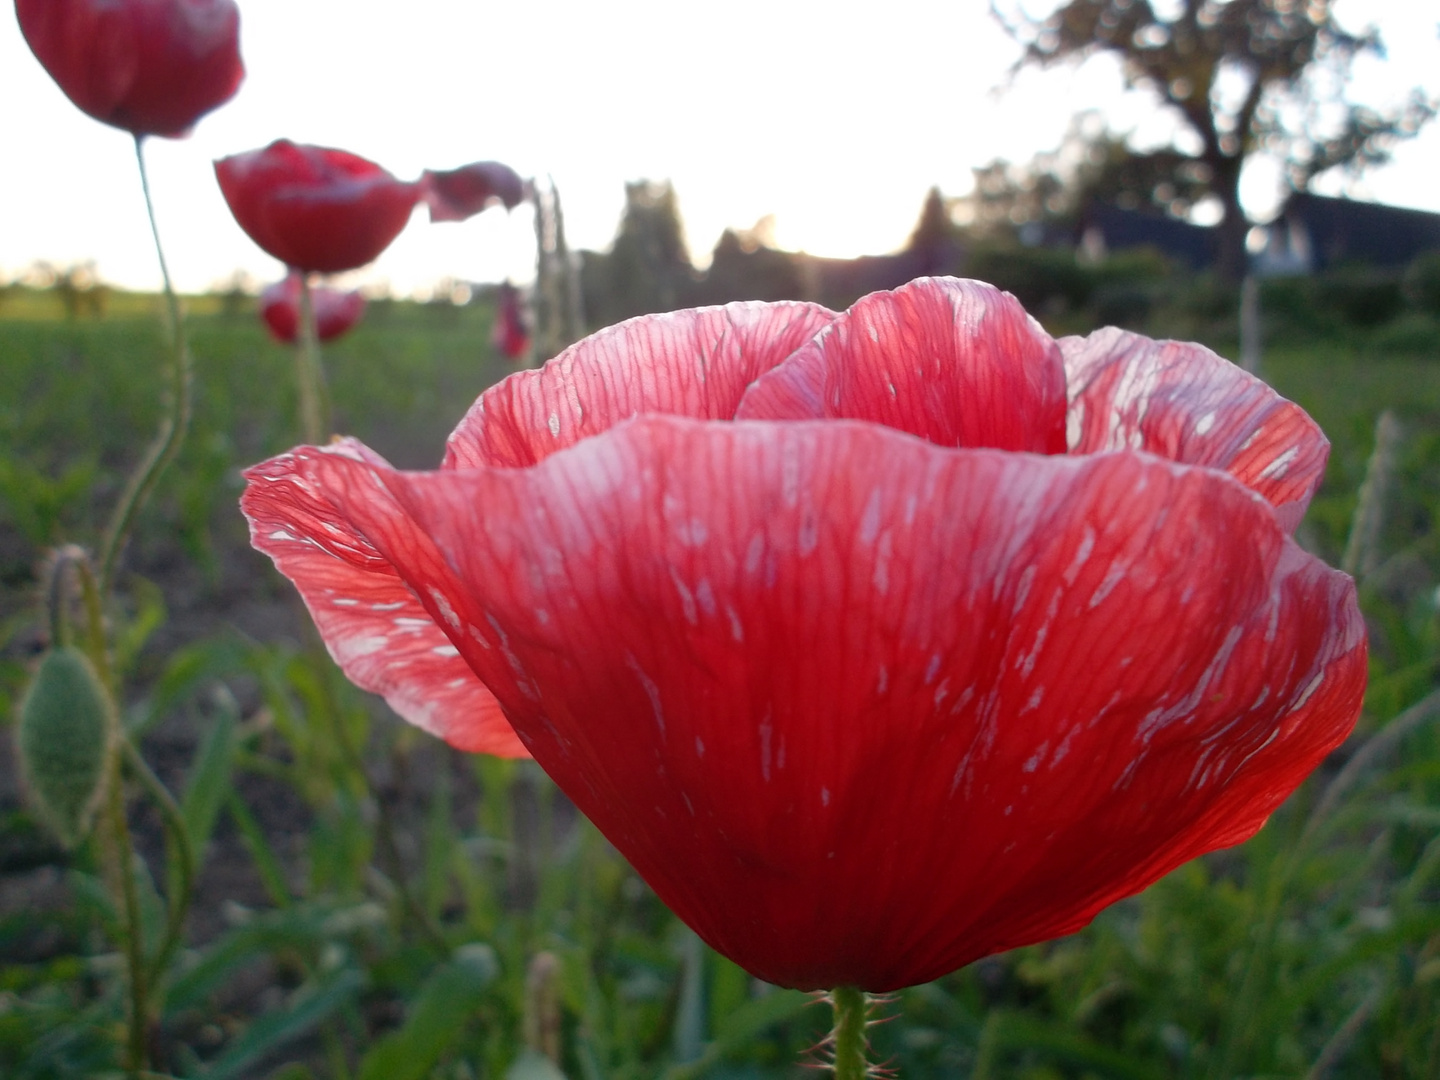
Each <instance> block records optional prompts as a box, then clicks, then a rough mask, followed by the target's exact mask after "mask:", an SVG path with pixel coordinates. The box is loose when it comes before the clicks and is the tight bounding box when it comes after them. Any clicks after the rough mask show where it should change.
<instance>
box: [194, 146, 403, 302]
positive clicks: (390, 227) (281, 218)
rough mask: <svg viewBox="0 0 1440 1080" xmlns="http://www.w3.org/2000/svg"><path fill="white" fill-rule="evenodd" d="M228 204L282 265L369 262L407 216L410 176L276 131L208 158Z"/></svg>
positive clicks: (347, 266) (332, 269) (331, 269)
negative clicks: (267, 140)
mask: <svg viewBox="0 0 1440 1080" xmlns="http://www.w3.org/2000/svg"><path fill="white" fill-rule="evenodd" d="M215 176H216V178H217V179H218V180H219V181H220V190H221V192H222V193H223V194H224V196H225V201H226V203H228V204H229V206H230V212H231V213H232V214H233V215H234V216H235V220H236V221H237V222H238V223H239V225H240V227H241V228H242V229H244V230H245V232H246V233H247V234H249V236H250V239H252V240H254V241H255V243H257V244H259V245H260V247H261V248H262V249H264V250H265V251H266V252H268V253H269V254H271V255H273V256H275V258H277V259H279V260H280V261H281V262H283V263H284V264H285V265H286V266H288V267H290V268H292V269H295V270H309V271H316V272H319V273H323V274H333V273H338V272H340V271H342V270H354V269H356V268H357V267H361V266H364V265H365V264H366V263H369V262H373V261H374V260H375V258H376V257H377V256H378V255H379V254H380V253H381V252H382V251H384V250H385V249H386V248H387V247H389V246H390V242H391V241H392V240H394V239H395V237H396V236H398V235H399V234H400V230H401V229H403V228H404V227H405V223H406V222H407V221H409V220H410V212H411V210H413V209H414V207H415V201H416V199H417V198H418V197H419V188H418V186H417V185H416V184H412V183H406V182H404V181H401V180H397V179H396V178H395V177H394V176H392V175H391V174H390V173H389V172H388V171H386V170H385V169H383V168H381V167H380V166H379V165H377V164H375V162H373V161H369V160H367V159H366V158H363V157H360V156H359V155H358V154H351V153H348V152H347V151H344V150H333V149H330V148H328V147H323V146H303V145H300V144H297V143H293V142H291V141H290V140H289V139H277V140H275V141H274V142H272V143H271V144H270V145H269V146H267V147H265V148H264V149H263V150H252V151H250V152H248V153H244V154H235V155H232V156H231V157H226V158H221V159H220V160H219V161H217V162H215Z"/></svg>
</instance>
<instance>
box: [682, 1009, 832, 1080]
mask: <svg viewBox="0 0 1440 1080" xmlns="http://www.w3.org/2000/svg"><path fill="white" fill-rule="evenodd" d="M815 1000H816V999H815V995H814V994H806V993H804V992H802V991H800V990H771V991H770V992H769V993H768V994H764V995H762V996H761V997H758V998H755V999H754V1000H753V1001H748V1002H746V1003H745V1004H744V1005H742V1006H740V1008H738V1009H736V1010H735V1011H734V1012H732V1013H731V1014H730V1015H729V1016H727V1017H726V1018H725V1020H724V1022H723V1023H721V1024H720V1026H719V1027H718V1028H717V1029H716V1032H715V1040H714V1041H713V1042H711V1043H710V1044H709V1045H707V1046H706V1047H705V1052H704V1053H703V1054H701V1055H700V1057H699V1058H697V1059H696V1060H694V1061H692V1062H688V1063H686V1064H682V1065H672V1066H671V1067H670V1068H669V1069H667V1070H666V1072H665V1074H664V1078H663V1080H690V1078H691V1077H696V1076H702V1075H704V1073H705V1072H706V1071H707V1070H709V1069H710V1068H711V1067H712V1066H714V1065H715V1064H716V1063H718V1062H719V1061H720V1060H721V1059H722V1058H723V1057H724V1056H725V1055H726V1054H728V1053H730V1052H731V1051H733V1050H737V1049H739V1048H740V1047H742V1046H746V1045H748V1044H749V1043H751V1042H753V1041H754V1040H755V1038H756V1036H758V1035H759V1034H760V1033H761V1032H763V1031H764V1030H765V1029H766V1028H769V1027H773V1026H774V1025H775V1024H778V1023H781V1022H782V1021H785V1020H789V1019H790V1018H791V1017H793V1016H795V1015H797V1014H798V1013H799V1012H800V1011H801V1010H802V1009H805V1008H807V1007H809V1006H811V1005H813V1004H815Z"/></svg>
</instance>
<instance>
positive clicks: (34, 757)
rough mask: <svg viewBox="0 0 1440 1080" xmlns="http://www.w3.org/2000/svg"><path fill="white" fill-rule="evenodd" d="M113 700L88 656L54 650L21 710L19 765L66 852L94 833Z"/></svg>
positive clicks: (64, 649) (68, 649)
mask: <svg viewBox="0 0 1440 1080" xmlns="http://www.w3.org/2000/svg"><path fill="white" fill-rule="evenodd" d="M111 708H112V706H111V703H110V696H109V694H107V693H106V692H105V688H104V687H103V686H101V684H100V679H99V677H98V676H97V675H96V674H95V669H94V668H93V667H92V666H91V664H90V661H89V660H87V659H86V658H85V654H84V653H82V652H81V651H80V650H79V649H77V648H74V647H73V646H69V645H66V646H61V647H60V648H57V649H52V650H51V651H50V652H49V653H47V654H46V656H45V658H44V659H43V660H42V661H41V662H40V668H39V670H38V671H36V672H35V679H34V681H33V682H32V683H31V684H30V689H29V691H28V692H27V693H26V695H25V699H24V702H23V703H22V704H21V706H20V725H19V733H18V742H19V749H20V762H21V766H22V768H23V769H24V773H25V778H26V781H27V783H28V786H29V789H30V793H31V795H32V796H33V798H34V801H35V803H36V805H37V808H38V809H39V811H40V813H41V815H42V816H43V817H44V818H45V820H46V821H47V823H48V824H49V825H50V827H51V828H52V829H54V830H55V832H56V834H57V835H58V836H59V837H60V840H61V841H62V842H63V843H64V844H65V845H66V846H67V847H74V846H75V845H76V844H78V843H79V842H80V841H81V840H83V839H84V838H85V835H86V834H87V833H88V832H89V831H90V823H91V820H92V819H93V817H94V814H95V807H96V805H97V804H98V803H99V801H100V796H101V793H102V791H103V788H104V785H105V761H106V756H107V753H108V750H109V745H110V732H111V723H112V718H111Z"/></svg>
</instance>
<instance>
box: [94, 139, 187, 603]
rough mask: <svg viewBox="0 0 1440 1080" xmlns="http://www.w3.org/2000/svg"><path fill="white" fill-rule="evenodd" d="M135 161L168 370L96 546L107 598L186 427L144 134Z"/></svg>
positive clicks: (173, 306)
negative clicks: (140, 453) (163, 319)
mask: <svg viewBox="0 0 1440 1080" xmlns="http://www.w3.org/2000/svg"><path fill="white" fill-rule="evenodd" d="M135 160H136V162H137V163H138V164H139V166H140V187H141V189H142V190H143V191H144V193H145V209H146V211H147V212H148V213H149V215H150V233H151V235H152V236H153V237H154V238H155V254H156V255H157V256H158V257H159V259H160V276H161V278H163V279H164V282H165V305H166V309H167V311H168V313H169V319H170V327H169V329H170V345H171V357H170V370H169V372H168V375H169V384H168V386H167V387H166V393H165V409H164V415H163V416H162V417H161V419H160V428H159V430H158V431H157V432H156V434H155V439H154V441H153V442H152V443H151V444H150V446H149V447H148V448H147V449H146V451H145V456H144V457H142V458H141V459H140V463H139V465H137V466H136V468H135V471H134V472H133V473H132V474H131V475H130V478H129V480H127V481H126V483H125V490H124V492H122V493H121V495H120V502H119V503H118V504H117V505H116V507H115V511H114V513H113V515H112V516H111V518H110V525H109V527H108V528H107V529H106V530H105V539H104V542H103V543H102V545H101V548H100V594H101V595H102V596H108V595H109V594H110V588H111V586H112V585H113V584H114V580H115V563H116V560H117V559H118V558H119V557H120V549H121V548H123V547H124V546H125V540H126V538H127V537H128V536H129V534H130V527H131V525H132V524H133V523H134V520H135V515H136V513H138V512H139V510H140V508H141V507H142V506H143V505H144V504H145V501H146V500H147V499H148V498H149V496H150V493H151V491H153V490H154V488H155V483H156V481H157V480H159V479H160V474H161V473H162V472H164V471H165V467H166V466H167V465H169V464H170V462H171V461H172V460H174V458H175V455H176V453H178V452H179V450H180V444H181V442H183V441H184V439H185V432H186V429H188V428H189V426H190V387H191V382H192V377H193V376H192V364H191V360H190V347H189V344H188V343H187V342H186V339H185V322H184V317H183V316H182V315H181V313H180V301H179V299H178V298H177V297H176V295H175V286H174V283H173V282H172V281H171V280H170V268H169V267H168V266H167V265H166V263H165V250H164V248H163V247H162V246H161V244H160V228H159V226H158V225H157V224H156V222H155V202H154V200H153V199H152V198H151V196H150V178H149V175H148V174H147V172H146V171H145V149H144V137H143V136H140V135H137V136H135Z"/></svg>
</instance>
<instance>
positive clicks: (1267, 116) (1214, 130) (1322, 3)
mask: <svg viewBox="0 0 1440 1080" xmlns="http://www.w3.org/2000/svg"><path fill="white" fill-rule="evenodd" d="M1157 7H1161V8H1162V11H1157V10H1156V8H1157ZM1332 7H1333V5H1332V3H1331V0H1169V2H1167V3H1164V4H1163V5H1161V4H1159V3H1157V4H1155V5H1152V3H1151V2H1150V0H1066V2H1064V3H1062V4H1061V6H1060V7H1059V8H1057V9H1056V10H1055V12H1054V13H1053V14H1051V15H1050V16H1049V17H1047V18H1045V19H1039V20H1037V19H1032V18H1030V17H1028V16H1026V15H1024V14H1023V13H1016V14H1014V15H1007V14H1005V13H1004V12H1002V11H1001V10H1000V8H999V7H998V5H997V0H991V11H992V13H993V14H995V16H996V17H997V18H998V19H999V20H1000V21H1001V23H1002V24H1003V25H1004V26H1005V27H1006V28H1007V30H1009V32H1010V33H1011V35H1012V36H1013V37H1014V38H1015V39H1016V40H1017V41H1019V42H1020V43H1021V44H1023V45H1024V47H1025V53H1024V55H1023V56H1022V57H1021V59H1020V60H1019V61H1018V64H1017V66H1024V65H1037V66H1040V67H1049V66H1053V65H1055V64H1059V63H1062V62H1065V61H1073V60H1084V59H1086V58H1088V57H1090V56H1092V55H1094V54H1096V53H1113V54H1115V55H1117V56H1118V57H1119V58H1120V60H1121V62H1122V64H1123V66H1124V72H1125V78H1126V81H1127V84H1128V85H1129V86H1131V87H1132V88H1139V89H1144V90H1148V91H1150V92H1152V93H1154V94H1155V95H1157V96H1158V97H1159V98H1160V100H1161V101H1162V102H1163V103H1164V105H1165V106H1167V107H1168V108H1170V109H1171V110H1172V111H1173V112H1174V114H1175V115H1176V116H1177V118H1178V119H1179V120H1180V121H1181V123H1182V125H1183V126H1184V127H1185V128H1188V129H1189V131H1190V132H1192V133H1193V134H1194V135H1195V136H1198V139H1199V144H1200V150H1199V152H1198V153H1189V152H1188V151H1187V150H1186V148H1185V147H1183V146H1173V147H1167V148H1163V149H1162V150H1160V151H1157V152H1156V154H1158V155H1161V156H1159V157H1157V156H1156V154H1151V155H1146V154H1132V155H1131V158H1132V159H1133V162H1134V163H1137V164H1135V167H1136V168H1138V169H1139V170H1140V171H1142V172H1144V173H1146V174H1147V175H1148V176H1151V177H1153V175H1154V174H1155V172H1156V167H1157V166H1162V167H1163V166H1167V165H1169V166H1172V167H1173V168H1174V182H1173V183H1172V186H1173V187H1174V189H1175V190H1176V191H1179V190H1181V188H1182V186H1187V185H1188V188H1189V189H1194V188H1195V186H1196V185H1198V186H1199V187H1200V188H1201V189H1203V190H1204V191H1206V192H1207V193H1208V194H1211V195H1213V196H1215V197H1216V198H1217V199H1218V200H1219V202H1220V205H1221V207H1222V210H1223V217H1222V220H1221V223H1220V236H1219V241H1220V242H1219V270H1220V273H1221V274H1222V275H1223V276H1225V277H1227V278H1229V279H1231V280H1234V279H1236V278H1238V277H1239V276H1240V275H1241V274H1242V273H1243V272H1244V266H1245V234H1246V232H1247V231H1248V228H1249V222H1248V221H1247V220H1246V218H1245V213H1244V211H1243V209H1242V208H1241V206H1240V196H1239V189H1240V172H1241V169H1242V167H1243V166H1244V164H1245V161H1246V160H1247V159H1248V158H1249V157H1250V156H1251V155H1253V154H1256V153H1267V154H1272V155H1274V156H1275V157H1277V158H1278V159H1279V160H1280V161H1281V162H1283V164H1284V166H1285V171H1286V174H1287V181H1288V183H1289V185H1290V187H1291V188H1292V189H1294V190H1297V191H1298V190H1303V189H1304V188H1305V187H1306V186H1307V185H1308V184H1309V182H1310V181H1311V180H1312V179H1313V178H1314V177H1316V176H1318V175H1319V174H1320V173H1322V172H1325V171H1327V170H1329V169H1332V168H1335V167H1337V166H1348V167H1350V168H1352V169H1357V170H1358V169H1363V168H1365V167H1366V166H1369V165H1374V164H1377V163H1379V162H1382V161H1384V160H1386V158H1387V157H1388V155H1389V152H1390V149H1391V148H1392V147H1393V146H1394V144H1395V143H1396V142H1397V141H1398V140H1400V139H1404V138H1408V137H1410V136H1412V135H1414V134H1415V133H1416V132H1418V131H1419V129H1420V128H1421V126H1422V125H1424V124H1425V123H1426V122H1427V121H1428V120H1430V119H1431V118H1432V117H1433V116H1434V115H1435V111H1436V103H1435V102H1432V101H1430V100H1428V99H1427V98H1426V97H1425V95H1424V93H1423V92H1422V91H1420V90H1418V89H1417V90H1415V91H1414V92H1413V93H1412V94H1411V96H1410V98H1409V100H1408V101H1406V102H1405V103H1403V104H1401V105H1398V106H1396V107H1393V108H1390V109H1388V110H1379V109H1373V108H1368V107H1365V106H1362V105H1358V104H1355V103H1353V102H1350V101H1347V100H1346V99H1345V97H1344V86H1345V82H1346V78H1347V76H1348V74H1349V71H1350V68H1351V65H1352V64H1353V62H1354V60H1355V58H1356V57H1357V56H1359V55H1361V54H1363V53H1371V54H1375V55H1381V54H1382V46H1381V43H1380V38H1379V35H1378V33H1376V32H1375V31H1374V30H1368V31H1366V32H1364V33H1360V34H1354V33H1350V32H1349V31H1347V30H1345V29H1344V28H1342V27H1341V26H1340V25H1339V24H1338V23H1337V22H1336V21H1335V18H1334V15H1333V11H1332ZM1165 155H1168V161H1167V158H1166V157H1165ZM1146 158H1150V159H1152V160H1149V161H1146V160H1145V159H1146ZM1117 163H1118V159H1117Z"/></svg>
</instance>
